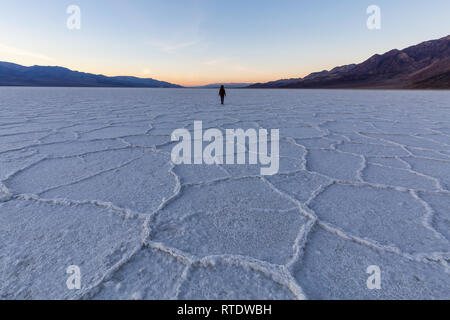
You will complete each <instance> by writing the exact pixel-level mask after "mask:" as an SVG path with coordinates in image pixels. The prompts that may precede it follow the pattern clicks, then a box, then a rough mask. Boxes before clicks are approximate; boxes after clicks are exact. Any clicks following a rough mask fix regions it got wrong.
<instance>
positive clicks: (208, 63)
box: [203, 59, 223, 66]
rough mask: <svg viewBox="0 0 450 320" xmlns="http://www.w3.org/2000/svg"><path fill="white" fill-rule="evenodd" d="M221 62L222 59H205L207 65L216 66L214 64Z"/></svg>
mask: <svg viewBox="0 0 450 320" xmlns="http://www.w3.org/2000/svg"><path fill="white" fill-rule="evenodd" d="M221 62H223V60H222V59H211V60H206V61H204V62H203V64H204V65H207V66H214V65H217V64H219V63H221Z"/></svg>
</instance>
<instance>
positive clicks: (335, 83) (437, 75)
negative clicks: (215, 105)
mask: <svg viewBox="0 0 450 320" xmlns="http://www.w3.org/2000/svg"><path fill="white" fill-rule="evenodd" d="M249 88H338V89H350V88H355V89H356V88H361V89H363V88H371V89H450V35H449V36H446V37H444V38H441V39H438V40H430V41H426V42H422V43H420V44H418V45H415V46H411V47H408V48H406V49H403V50H397V49H394V50H391V51H389V52H386V53H385V54H382V55H380V54H376V55H374V56H372V57H370V58H369V59H367V60H366V61H364V62H362V63H360V64H349V65H345V66H340V67H336V68H334V69H332V70H330V71H327V70H324V71H321V72H315V73H311V74H310V75H308V76H306V77H304V78H296V79H283V80H277V81H272V82H267V83H257V84H254V85H251V86H249Z"/></svg>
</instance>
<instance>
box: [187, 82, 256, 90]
mask: <svg viewBox="0 0 450 320" xmlns="http://www.w3.org/2000/svg"><path fill="white" fill-rule="evenodd" d="M222 85H223V86H225V88H230V89H231V88H245V87H248V86H250V85H251V83H239V82H230V83H211V84H207V85H204V86H196V87H193V88H204V89H216V88H220V86H222Z"/></svg>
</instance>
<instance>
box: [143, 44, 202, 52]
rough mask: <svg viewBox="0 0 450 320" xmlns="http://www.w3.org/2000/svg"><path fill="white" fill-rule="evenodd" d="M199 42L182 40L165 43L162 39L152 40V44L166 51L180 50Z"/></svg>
mask: <svg viewBox="0 0 450 320" xmlns="http://www.w3.org/2000/svg"><path fill="white" fill-rule="evenodd" d="M195 44H197V41H190V42H181V43H165V42H160V41H152V42H150V45H151V46H153V47H155V48H157V49H158V50H160V51H162V52H165V53H174V52H176V51H178V50H181V49H184V48H187V47H191V46H193V45H195Z"/></svg>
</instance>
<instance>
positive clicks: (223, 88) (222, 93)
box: [219, 86, 227, 104]
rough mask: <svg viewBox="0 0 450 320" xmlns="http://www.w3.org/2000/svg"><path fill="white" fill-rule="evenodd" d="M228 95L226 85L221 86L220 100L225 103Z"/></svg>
mask: <svg viewBox="0 0 450 320" xmlns="http://www.w3.org/2000/svg"><path fill="white" fill-rule="evenodd" d="M226 95H227V92H226V91H225V87H224V86H221V87H220V90H219V96H220V100H221V101H222V104H224V102H225V96H226Z"/></svg>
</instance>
